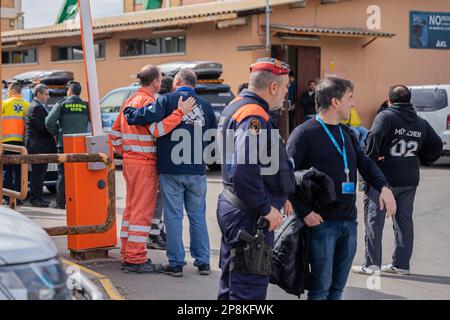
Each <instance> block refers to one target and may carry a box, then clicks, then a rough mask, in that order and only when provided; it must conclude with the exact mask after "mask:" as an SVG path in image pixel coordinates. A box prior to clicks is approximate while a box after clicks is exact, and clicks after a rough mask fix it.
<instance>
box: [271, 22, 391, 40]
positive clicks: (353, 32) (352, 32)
mask: <svg viewBox="0 0 450 320" xmlns="http://www.w3.org/2000/svg"><path fill="white" fill-rule="evenodd" d="M264 28H265V26H264ZM270 33H271V35H272V36H273V35H277V34H278V35H286V34H287V35H302V36H328V37H356V38H364V37H372V38H392V37H394V36H395V34H394V33H388V32H381V31H375V30H367V29H358V28H328V27H299V26H290V25H285V24H271V25H270Z"/></svg>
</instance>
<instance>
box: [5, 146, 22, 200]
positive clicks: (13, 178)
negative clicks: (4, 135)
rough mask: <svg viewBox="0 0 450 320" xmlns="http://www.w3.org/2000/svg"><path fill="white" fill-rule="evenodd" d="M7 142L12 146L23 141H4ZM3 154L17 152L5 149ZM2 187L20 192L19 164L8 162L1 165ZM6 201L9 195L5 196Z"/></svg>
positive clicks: (20, 175) (15, 153)
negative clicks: (2, 171)
mask: <svg viewBox="0 0 450 320" xmlns="http://www.w3.org/2000/svg"><path fill="white" fill-rule="evenodd" d="M5 143H7V144H12V145H14V146H23V142H19V141H9V142H5ZM3 154H5V155H7V154H12V155H17V154H18V153H17V152H11V151H5V152H4V153H3ZM3 170H4V173H3V188H6V189H10V190H14V191H18V192H20V179H21V177H22V174H21V171H20V164H8V165H5V166H3ZM5 199H6V200H7V201H8V200H9V197H7V196H5Z"/></svg>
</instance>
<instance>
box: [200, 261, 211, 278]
mask: <svg viewBox="0 0 450 320" xmlns="http://www.w3.org/2000/svg"><path fill="white" fill-rule="evenodd" d="M197 268H198V273H200V274H201V275H202V276H207V275H210V274H211V267H210V266H209V264H208V263H203V264H201V265H199V266H197Z"/></svg>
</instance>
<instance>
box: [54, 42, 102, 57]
mask: <svg viewBox="0 0 450 320" xmlns="http://www.w3.org/2000/svg"><path fill="white" fill-rule="evenodd" d="M94 51H95V58H96V59H101V58H104V57H105V43H104V42H98V43H94ZM68 60H83V47H82V46H69V47H53V48H52V61H68Z"/></svg>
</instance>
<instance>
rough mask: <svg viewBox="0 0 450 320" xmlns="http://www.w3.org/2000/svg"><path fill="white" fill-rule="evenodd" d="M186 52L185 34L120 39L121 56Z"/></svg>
mask: <svg viewBox="0 0 450 320" xmlns="http://www.w3.org/2000/svg"><path fill="white" fill-rule="evenodd" d="M184 52H186V37H185V36H170V37H162V38H149V39H127V40H122V45H121V56H122V57H134V56H147V55H158V54H170V53H184Z"/></svg>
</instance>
